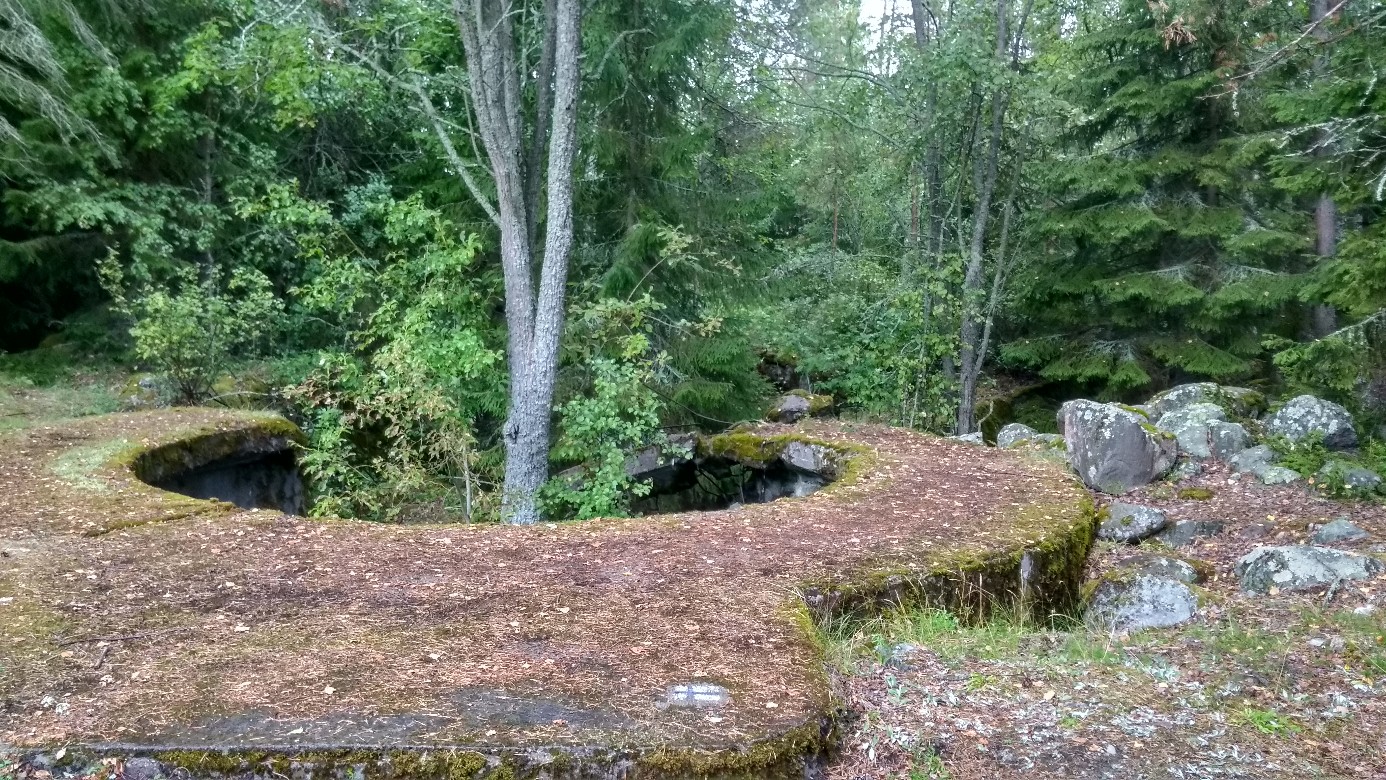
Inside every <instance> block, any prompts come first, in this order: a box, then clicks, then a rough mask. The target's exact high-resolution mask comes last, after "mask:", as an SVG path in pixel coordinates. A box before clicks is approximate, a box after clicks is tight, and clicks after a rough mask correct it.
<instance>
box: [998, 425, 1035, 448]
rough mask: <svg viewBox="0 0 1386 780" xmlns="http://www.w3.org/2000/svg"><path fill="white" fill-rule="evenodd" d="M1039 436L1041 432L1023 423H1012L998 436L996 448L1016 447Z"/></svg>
mask: <svg viewBox="0 0 1386 780" xmlns="http://www.w3.org/2000/svg"><path fill="white" fill-rule="evenodd" d="M1037 435H1039V431H1037V430H1035V429H1034V428H1031V427H1030V426H1028V425H1025V424H1023V423H1010V424H1009V425H1007V426H1005V427H1004V428H1002V429H1001V430H1000V431H998V432H997V434H996V446H998V447H1014V446H1015V445H1017V444H1020V443H1021V442H1025V441H1029V440H1030V439H1033V438H1035V436H1037Z"/></svg>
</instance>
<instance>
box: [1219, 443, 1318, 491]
mask: <svg viewBox="0 0 1386 780" xmlns="http://www.w3.org/2000/svg"><path fill="white" fill-rule="evenodd" d="M1227 462H1228V463H1230V464H1231V465H1232V471H1234V472H1236V473H1239V474H1251V475H1252V476H1254V477H1256V478H1257V479H1259V480H1261V482H1262V483H1263V484H1266V485H1288V484H1290V483H1291V482H1294V481H1295V480H1297V479H1299V478H1300V474H1299V472H1298V471H1295V470H1293V469H1287V468H1285V467H1284V466H1276V465H1273V464H1274V462H1275V450H1272V449H1271V448H1270V447H1267V446H1266V445H1264V444H1258V445H1256V446H1255V447H1248V448H1246V449H1244V450H1242V451H1241V452H1239V453H1237V454H1236V455H1233V456H1232V457H1231V458H1228V460H1227Z"/></svg>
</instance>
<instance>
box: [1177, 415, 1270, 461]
mask: <svg viewBox="0 0 1386 780" xmlns="http://www.w3.org/2000/svg"><path fill="white" fill-rule="evenodd" d="M1155 427H1156V428H1159V429H1160V430H1162V431H1166V432H1168V433H1171V434H1173V435H1174V438H1175V440H1176V441H1177V442H1179V452H1180V453H1181V454H1183V455H1187V456H1189V457H1191V458H1199V459H1203V458H1216V459H1218V460H1227V459H1228V458H1231V457H1232V456H1233V455H1236V454H1237V453H1239V452H1241V451H1242V450H1244V449H1246V448H1247V446H1248V445H1249V444H1250V443H1251V436H1249V435H1248V434H1247V432H1246V428H1243V427H1242V426H1241V424H1240V423H1234V422H1227V413H1226V412H1224V411H1223V410H1222V407H1220V406H1215V405H1213V404H1203V403H1200V404H1190V405H1188V406H1185V407H1183V408H1181V409H1175V410H1174V411H1172V412H1168V413H1166V414H1165V415H1164V416H1163V417H1161V418H1160V420H1159V422H1157V423H1155Z"/></svg>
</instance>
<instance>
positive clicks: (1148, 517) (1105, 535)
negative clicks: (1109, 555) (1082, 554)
mask: <svg viewBox="0 0 1386 780" xmlns="http://www.w3.org/2000/svg"><path fill="white" fill-rule="evenodd" d="M1166 525H1169V518H1168V517H1165V513H1164V512H1161V511H1160V510H1158V509H1154V508H1152V507H1148V506H1140V505H1139V504H1126V503H1122V502H1120V501H1117V502H1115V503H1113V504H1112V505H1111V506H1110V507H1108V508H1107V519H1106V520H1103V521H1102V525H1101V526H1100V527H1099V528H1098V529H1097V538H1098V539H1104V540H1106V541H1109V542H1124V543H1126V544H1135V543H1136V542H1139V541H1140V540H1142V539H1144V538H1146V537H1147V536H1150V535H1151V534H1154V533H1156V532H1158V531H1159V530H1160V529H1162V528H1164V527H1165V526H1166Z"/></svg>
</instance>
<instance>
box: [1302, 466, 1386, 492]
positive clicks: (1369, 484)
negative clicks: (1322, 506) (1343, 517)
mask: <svg viewBox="0 0 1386 780" xmlns="http://www.w3.org/2000/svg"><path fill="white" fill-rule="evenodd" d="M1314 479H1315V480H1316V481H1317V482H1318V484H1319V486H1320V487H1323V486H1329V487H1333V488H1337V487H1339V486H1341V487H1342V488H1343V489H1344V490H1346V491H1347V492H1349V493H1370V492H1372V491H1374V490H1376V489H1377V488H1378V487H1380V486H1381V476H1380V475H1379V474H1377V473H1376V472H1375V471H1372V470H1371V469H1369V468H1365V467H1363V466H1359V465H1357V464H1356V463H1349V462H1347V461H1345V460H1336V459H1335V460H1330V461H1328V462H1327V463H1325V464H1323V468H1321V469H1319V471H1318V473H1317V474H1315V475H1314Z"/></svg>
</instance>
